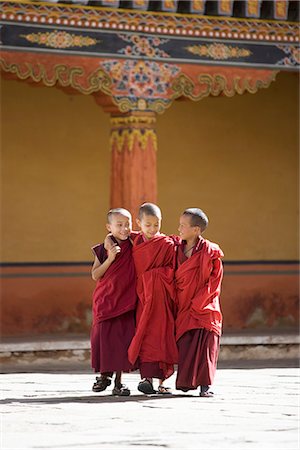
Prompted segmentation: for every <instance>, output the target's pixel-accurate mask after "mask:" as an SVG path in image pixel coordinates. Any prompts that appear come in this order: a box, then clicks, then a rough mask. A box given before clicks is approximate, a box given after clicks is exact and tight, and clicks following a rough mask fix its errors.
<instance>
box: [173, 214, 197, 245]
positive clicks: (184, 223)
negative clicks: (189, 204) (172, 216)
mask: <svg viewBox="0 0 300 450" xmlns="http://www.w3.org/2000/svg"><path fill="white" fill-rule="evenodd" d="M178 231H179V236H180V237H181V239H182V240H184V241H192V240H195V239H196V238H197V237H198V236H200V234H201V229H200V227H198V226H196V227H193V226H192V225H191V218H190V217H189V216H188V215H187V214H183V215H182V216H181V217H180V219H179V227H178Z"/></svg>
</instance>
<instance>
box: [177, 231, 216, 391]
mask: <svg viewBox="0 0 300 450" xmlns="http://www.w3.org/2000/svg"><path fill="white" fill-rule="evenodd" d="M184 248H185V243H184V242H183V243H181V245H179V247H178V255H177V264H178V268H177V270H176V273H175V282H176V303H177V307H178V311H177V318H176V339H177V344H178V351H179V361H178V372H177V379H176V388H177V389H183V390H188V389H196V388H197V387H198V386H209V385H211V384H212V383H213V379H214V375H215V371H216V365H217V359H218V352H219V337H220V335H221V330H222V313H221V308H220V303H219V295H220V290H221V282H222V277H223V266H222V262H221V259H220V258H221V257H223V252H222V250H221V249H220V248H219V246H218V245H217V244H213V243H211V242H209V241H208V240H206V239H203V238H202V237H201V238H200V239H199V241H198V243H197V245H196V246H195V248H194V250H193V253H192V256H191V257H190V258H187V257H186V256H185V255H184Z"/></svg>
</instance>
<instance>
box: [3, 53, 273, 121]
mask: <svg viewBox="0 0 300 450" xmlns="http://www.w3.org/2000/svg"><path fill="white" fill-rule="evenodd" d="M0 67H1V69H2V71H3V72H4V73H6V74H9V75H10V76H14V77H16V78H17V79H20V80H25V81H26V80H27V81H33V82H35V83H42V84H43V85H45V86H48V87H51V86H61V87H64V88H72V89H74V90H76V91H78V92H80V93H82V94H87V95H88V94H96V93H99V92H101V93H103V94H106V95H107V96H109V97H110V98H111V99H112V101H113V103H114V104H115V105H116V106H117V107H118V109H119V111H121V112H128V111H152V112H156V113H162V112H164V111H165V109H166V108H168V107H169V106H170V105H171V103H172V101H173V100H176V99H177V98H179V97H182V96H184V97H187V98H189V99H191V100H195V101H197V100H200V99H202V98H205V97H207V96H208V95H213V96H217V95H221V94H222V95H225V96H227V97H231V96H233V95H235V94H243V93H244V92H250V93H252V94H253V93H255V92H257V91H258V89H261V88H267V87H268V86H269V85H270V84H271V82H272V81H274V80H275V77H276V73H277V72H276V71H270V70H246V69H241V68H234V69H233V68H228V67H210V66H200V65H199V66H196V65H188V64H186V65H180V66H179V65H174V64H172V65H168V64H165V63H158V62H154V61H147V60H144V61H140V60H138V61H135V60H114V59H112V60H105V59H103V60H98V59H95V58H81V59H79V58H76V57H74V56H66V57H63V56H61V55H60V56H56V58H53V57H51V56H49V55H44V56H43V57H40V58H39V60H38V62H36V60H35V57H34V54H32V53H15V54H12V53H11V52H3V53H2V57H1V59H0Z"/></svg>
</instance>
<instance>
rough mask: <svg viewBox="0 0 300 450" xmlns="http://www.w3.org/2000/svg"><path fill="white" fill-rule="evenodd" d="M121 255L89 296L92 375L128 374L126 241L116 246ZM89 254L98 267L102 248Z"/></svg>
mask: <svg viewBox="0 0 300 450" xmlns="http://www.w3.org/2000/svg"><path fill="white" fill-rule="evenodd" d="M118 245H119V246H120V247H121V252H120V253H119V254H118V255H117V257H116V259H115V260H114V262H113V263H112V264H111V265H110V267H109V268H108V269H107V271H106V272H105V274H104V275H103V277H102V278H100V280H98V281H97V285H96V288H95V290H94V293H93V326H92V330H91V363H92V367H93V368H94V370H95V372H100V373H105V372H117V371H127V372H128V371H130V370H132V369H133V367H132V365H131V364H130V362H129V361H128V355H127V352H128V347H129V345H130V342H131V340H132V338H133V336H134V332H135V307H136V301H137V296H136V274H135V267H134V262H133V258H132V244H131V242H130V240H129V239H127V240H126V241H123V242H121V243H120V244H118ZM93 252H94V254H95V255H96V256H97V258H98V260H99V262H100V263H101V264H102V263H103V262H104V261H105V259H106V258H107V252H106V250H105V249H104V245H103V244H101V245H96V246H94V247H93Z"/></svg>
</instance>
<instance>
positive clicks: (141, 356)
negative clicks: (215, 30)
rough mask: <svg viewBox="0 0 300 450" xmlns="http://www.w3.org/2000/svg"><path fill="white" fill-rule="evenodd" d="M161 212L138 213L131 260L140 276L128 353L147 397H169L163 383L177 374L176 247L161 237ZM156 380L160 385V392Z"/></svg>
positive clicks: (150, 207) (149, 208)
mask: <svg viewBox="0 0 300 450" xmlns="http://www.w3.org/2000/svg"><path fill="white" fill-rule="evenodd" d="M161 219H162V217H161V211H160V208H159V207H158V206H157V205H155V204H153V203H144V204H143V205H142V206H141V207H140V209H139V215H138V219H137V224H138V226H139V228H140V230H141V231H140V232H139V233H133V234H132V235H131V236H132V238H133V247H132V256H133V260H134V264H135V270H136V275H137V295H138V303H137V312H136V333H135V336H134V338H133V339H132V342H131V344H130V346H129V349H128V357H129V361H130V362H131V363H132V364H133V365H134V364H135V363H136V362H138V365H139V369H140V373H141V377H142V381H141V382H140V383H139V385H138V390H139V391H141V392H143V393H144V394H154V393H156V392H158V393H160V394H167V393H170V391H169V389H168V388H166V387H165V386H164V385H163V381H164V380H165V379H166V378H168V377H170V376H171V375H172V374H173V372H174V364H175V363H177V346H176V340H175V321H174V315H173V313H174V306H175V305H174V302H173V299H174V263H175V245H174V241H173V239H172V238H170V237H168V236H166V235H164V234H162V233H160V227H161ZM153 378H157V379H158V380H160V381H159V386H158V391H156V390H155V389H154V387H153Z"/></svg>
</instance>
